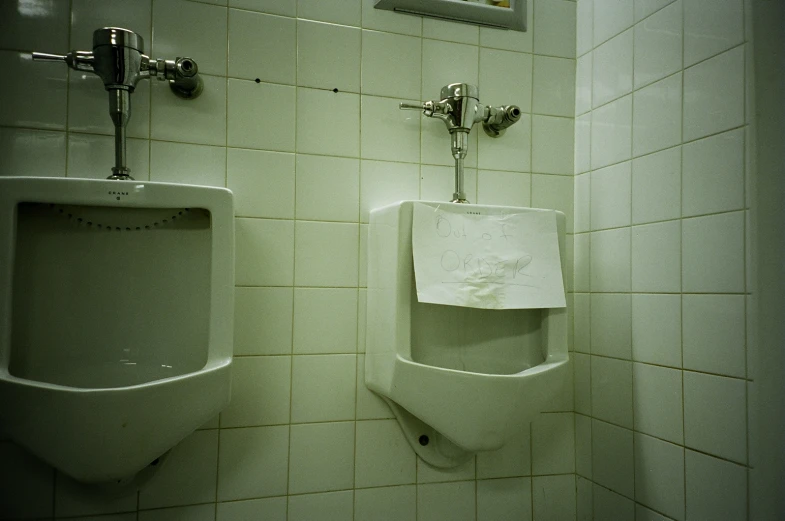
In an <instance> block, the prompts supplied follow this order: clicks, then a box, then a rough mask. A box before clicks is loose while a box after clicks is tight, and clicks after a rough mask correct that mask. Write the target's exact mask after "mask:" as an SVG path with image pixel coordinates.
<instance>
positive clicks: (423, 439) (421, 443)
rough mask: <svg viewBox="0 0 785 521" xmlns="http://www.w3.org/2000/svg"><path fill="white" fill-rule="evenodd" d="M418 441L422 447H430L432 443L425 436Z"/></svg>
mask: <svg viewBox="0 0 785 521" xmlns="http://www.w3.org/2000/svg"><path fill="white" fill-rule="evenodd" d="M417 441H419V442H420V445H422V446H423V447H425V446H426V445H428V442H429V441H431V440H430V439H429V438H428V436H427V435H425V434H423V435H421V436H420V439H419V440H417Z"/></svg>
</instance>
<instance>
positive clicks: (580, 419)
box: [575, 414, 591, 479]
mask: <svg viewBox="0 0 785 521" xmlns="http://www.w3.org/2000/svg"><path fill="white" fill-rule="evenodd" d="M575 472H576V473H577V474H578V475H581V476H585V477H587V478H589V479H591V418H590V417H588V416H584V415H582V414H576V415H575Z"/></svg>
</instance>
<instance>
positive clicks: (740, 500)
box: [685, 450, 748, 521]
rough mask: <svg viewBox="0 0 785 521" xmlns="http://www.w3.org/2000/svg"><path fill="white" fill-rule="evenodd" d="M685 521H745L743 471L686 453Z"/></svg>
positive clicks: (689, 452) (689, 451)
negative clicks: (724, 519)
mask: <svg viewBox="0 0 785 521" xmlns="http://www.w3.org/2000/svg"><path fill="white" fill-rule="evenodd" d="M685 462H686V478H687V519H713V518H717V517H722V516H728V517H729V518H731V519H738V520H739V521H744V520H746V519H747V490H748V487H747V479H748V478H747V473H748V471H747V469H746V468H744V467H742V466H740V465H736V464H734V463H730V462H727V461H723V460H719V459H716V458H712V457H711V456H707V455H705V454H701V453H698V452H694V451H691V450H687V451H686V457H685Z"/></svg>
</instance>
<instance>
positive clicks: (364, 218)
mask: <svg viewBox="0 0 785 521" xmlns="http://www.w3.org/2000/svg"><path fill="white" fill-rule="evenodd" d="M419 195H420V168H419V167H418V165H414V164H405V163H389V162H386V161H366V160H363V161H361V162H360V222H363V223H367V222H368V219H369V216H370V212H371V210H373V209H375V208H380V207H382V206H385V205H387V204H390V203H394V202H396V201H402V200H406V199H418V198H419Z"/></svg>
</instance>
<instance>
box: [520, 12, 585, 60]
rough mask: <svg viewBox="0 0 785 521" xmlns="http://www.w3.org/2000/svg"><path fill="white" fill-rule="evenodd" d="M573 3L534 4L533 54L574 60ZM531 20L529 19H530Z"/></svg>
mask: <svg viewBox="0 0 785 521" xmlns="http://www.w3.org/2000/svg"><path fill="white" fill-rule="evenodd" d="M575 17H576V5H575V2H570V1H568V0H551V1H549V2H536V3H535V4H534V19H535V20H537V30H536V31H534V53H535V54H546V55H548V56H561V57H563V58H575V39H576V32H575V21H576V20H575ZM530 20H531V19H530Z"/></svg>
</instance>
